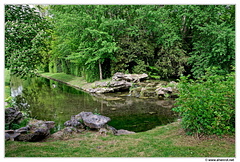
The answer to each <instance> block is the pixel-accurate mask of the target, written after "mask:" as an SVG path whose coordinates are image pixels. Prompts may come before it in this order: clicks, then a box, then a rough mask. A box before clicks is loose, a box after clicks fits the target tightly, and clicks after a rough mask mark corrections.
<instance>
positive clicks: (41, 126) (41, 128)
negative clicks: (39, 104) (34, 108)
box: [10, 119, 55, 142]
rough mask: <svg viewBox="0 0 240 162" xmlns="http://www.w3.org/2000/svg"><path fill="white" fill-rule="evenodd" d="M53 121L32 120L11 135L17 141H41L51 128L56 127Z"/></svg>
mask: <svg viewBox="0 0 240 162" xmlns="http://www.w3.org/2000/svg"><path fill="white" fill-rule="evenodd" d="M54 124H55V123H54V122H53V121H42V120H36V119H34V120H31V121H30V122H29V124H28V125H27V126H26V127H22V128H19V129H17V130H15V131H14V134H13V135H11V134H10V136H11V137H12V138H14V140H16V141H30V142H35V141H41V140H43V139H45V138H46V137H47V136H48V135H49V134H50V129H51V128H53V127H54Z"/></svg>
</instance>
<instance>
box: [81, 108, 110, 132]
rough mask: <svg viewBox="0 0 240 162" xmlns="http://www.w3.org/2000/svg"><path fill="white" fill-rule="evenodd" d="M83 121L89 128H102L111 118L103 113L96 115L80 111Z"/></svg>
mask: <svg viewBox="0 0 240 162" xmlns="http://www.w3.org/2000/svg"><path fill="white" fill-rule="evenodd" d="M80 115H81V117H82V120H83V123H84V124H85V125H86V126H88V127H89V128H94V129H99V128H104V127H105V126H106V124H107V122H109V121H110V120H111V119H110V118H109V117H106V116H103V115H96V114H93V113H92V112H81V113H80Z"/></svg>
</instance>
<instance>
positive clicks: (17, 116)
mask: <svg viewBox="0 0 240 162" xmlns="http://www.w3.org/2000/svg"><path fill="white" fill-rule="evenodd" d="M22 117H23V114H22V113H21V112H20V111H18V110H17V109H16V108H13V107H9V108H7V109H5V126H9V125H11V124H12V123H20V121H21V119H22Z"/></svg>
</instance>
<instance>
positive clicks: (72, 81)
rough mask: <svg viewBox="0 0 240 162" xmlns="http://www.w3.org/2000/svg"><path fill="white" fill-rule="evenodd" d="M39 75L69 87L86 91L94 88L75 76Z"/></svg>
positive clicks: (92, 84) (91, 84) (61, 74)
mask: <svg viewBox="0 0 240 162" xmlns="http://www.w3.org/2000/svg"><path fill="white" fill-rule="evenodd" d="M39 74H40V76H42V77H46V78H49V79H54V80H57V81H61V82H64V83H66V84H68V85H69V86H73V87H77V88H80V89H87V88H92V87H94V86H95V83H87V81H86V80H85V79H84V77H77V76H73V75H69V74H65V73H39ZM109 80H110V79H105V80H102V81H103V82H104V81H109Z"/></svg>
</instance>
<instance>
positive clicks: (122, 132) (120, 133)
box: [115, 129, 135, 136]
mask: <svg viewBox="0 0 240 162" xmlns="http://www.w3.org/2000/svg"><path fill="white" fill-rule="evenodd" d="M134 133H135V132H132V131H128V130H124V129H119V130H118V131H117V133H116V134H115V135H116V136H119V135H125V134H134Z"/></svg>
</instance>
